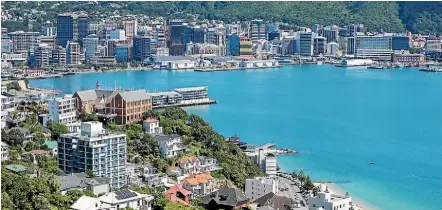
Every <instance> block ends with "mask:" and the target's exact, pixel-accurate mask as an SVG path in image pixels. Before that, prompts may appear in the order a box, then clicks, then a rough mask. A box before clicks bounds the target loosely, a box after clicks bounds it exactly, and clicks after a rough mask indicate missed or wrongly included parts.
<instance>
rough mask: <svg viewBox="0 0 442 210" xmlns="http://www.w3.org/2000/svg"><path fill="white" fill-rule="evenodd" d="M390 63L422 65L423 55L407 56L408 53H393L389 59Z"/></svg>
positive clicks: (423, 61)
mask: <svg viewBox="0 0 442 210" xmlns="http://www.w3.org/2000/svg"><path fill="white" fill-rule="evenodd" d="M391 61H392V62H395V63H405V64H419V65H421V64H424V63H425V55H423V54H409V53H394V54H393V55H392V57H391Z"/></svg>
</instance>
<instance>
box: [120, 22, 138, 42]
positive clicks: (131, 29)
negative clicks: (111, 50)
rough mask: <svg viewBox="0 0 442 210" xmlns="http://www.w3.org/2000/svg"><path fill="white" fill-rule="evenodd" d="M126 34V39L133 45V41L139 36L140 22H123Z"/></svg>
mask: <svg viewBox="0 0 442 210" xmlns="http://www.w3.org/2000/svg"><path fill="white" fill-rule="evenodd" d="M123 26H124V32H125V34H126V39H127V41H128V42H129V44H132V42H133V39H134V37H135V36H136V35H138V34H137V29H138V22H137V20H129V21H124V22H123Z"/></svg>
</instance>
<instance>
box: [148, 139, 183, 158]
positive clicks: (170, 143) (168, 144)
mask: <svg viewBox="0 0 442 210" xmlns="http://www.w3.org/2000/svg"><path fill="white" fill-rule="evenodd" d="M155 138H156V139H157V140H158V147H159V149H160V153H161V156H162V157H163V158H170V157H175V156H177V155H178V153H179V152H181V151H183V150H184V146H183V145H182V144H181V136H180V135H178V134H172V135H156V136H155Z"/></svg>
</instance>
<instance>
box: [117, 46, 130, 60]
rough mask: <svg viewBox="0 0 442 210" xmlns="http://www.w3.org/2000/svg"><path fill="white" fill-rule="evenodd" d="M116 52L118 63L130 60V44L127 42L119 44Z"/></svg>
mask: <svg viewBox="0 0 442 210" xmlns="http://www.w3.org/2000/svg"><path fill="white" fill-rule="evenodd" d="M114 52H115V59H116V61H117V63H122V62H128V61H129V46H128V45H127V44H117V45H116V46H115V51H114Z"/></svg>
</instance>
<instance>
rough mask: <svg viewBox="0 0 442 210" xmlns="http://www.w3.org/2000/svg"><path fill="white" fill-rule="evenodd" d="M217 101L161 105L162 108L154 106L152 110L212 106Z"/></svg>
mask: <svg viewBox="0 0 442 210" xmlns="http://www.w3.org/2000/svg"><path fill="white" fill-rule="evenodd" d="M217 103H218V101H217V100H209V101H204V102H192V103H185V104H168V105H160V106H153V107H152V109H163V108H166V107H170V106H178V107H186V106H201V105H210V104H217Z"/></svg>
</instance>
